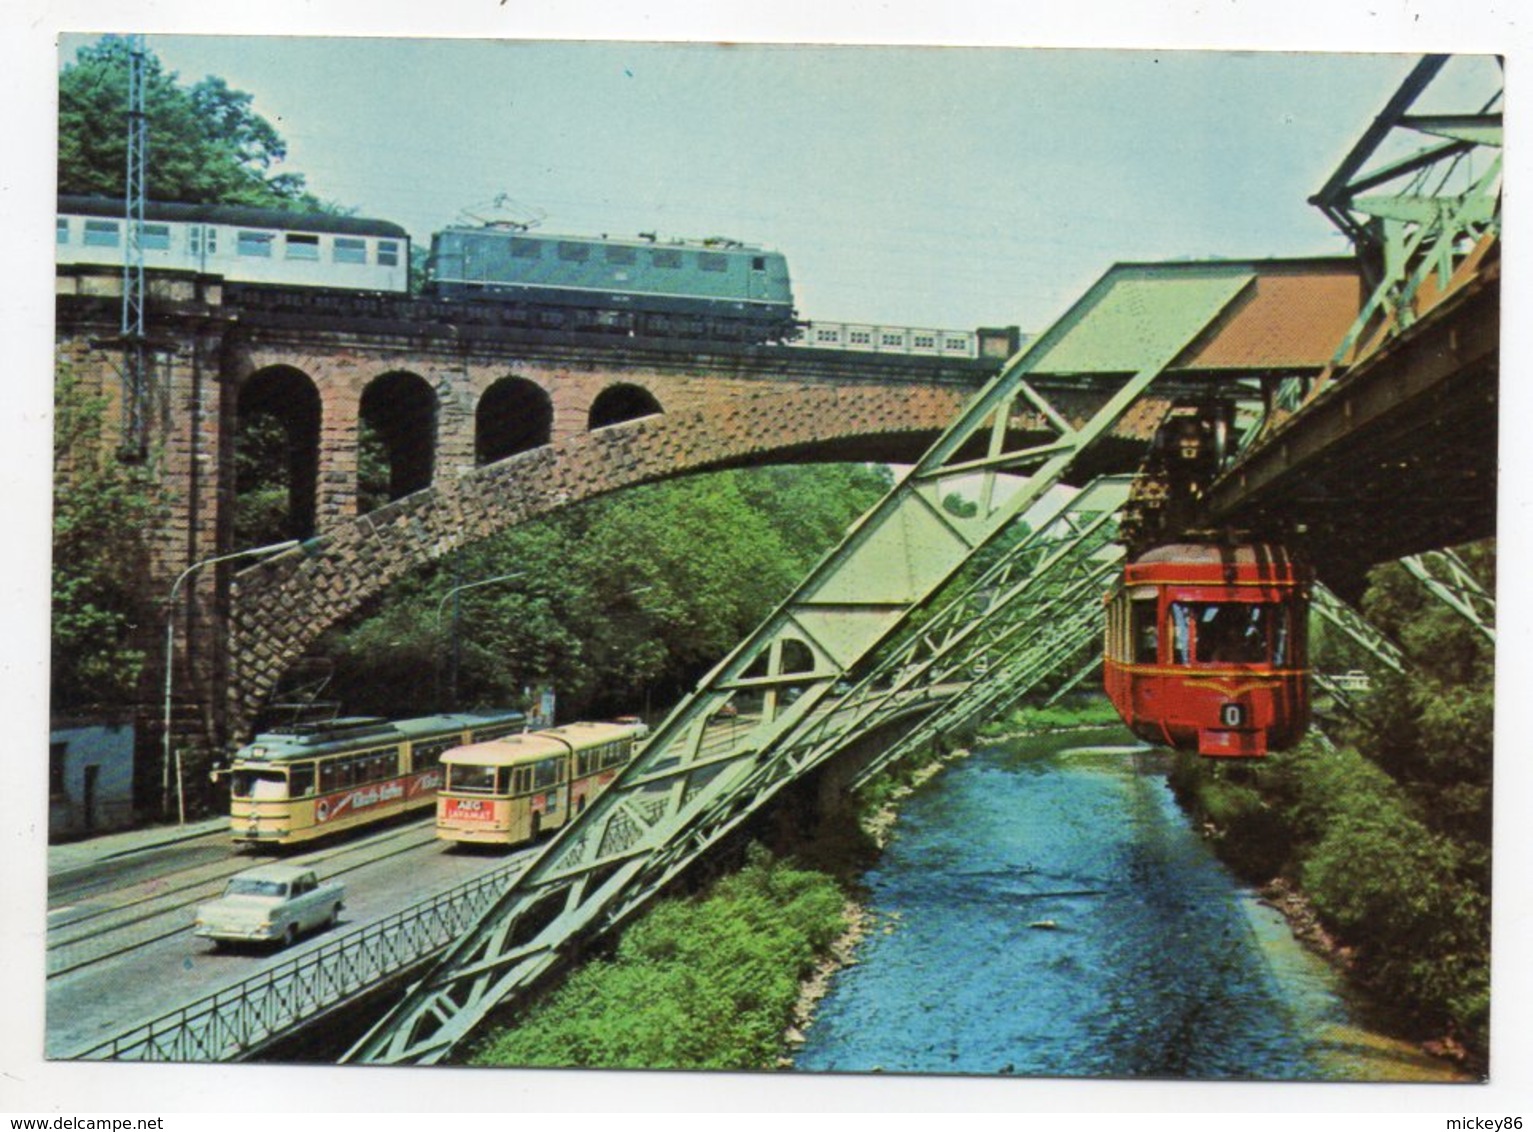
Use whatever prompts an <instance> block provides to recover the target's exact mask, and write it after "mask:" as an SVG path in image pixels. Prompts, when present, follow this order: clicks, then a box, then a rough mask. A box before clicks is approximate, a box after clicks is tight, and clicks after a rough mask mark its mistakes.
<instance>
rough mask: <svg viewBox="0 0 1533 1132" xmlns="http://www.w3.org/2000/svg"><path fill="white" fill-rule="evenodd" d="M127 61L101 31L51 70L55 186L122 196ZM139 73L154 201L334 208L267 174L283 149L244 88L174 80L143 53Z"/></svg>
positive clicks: (119, 43) (300, 184)
mask: <svg viewBox="0 0 1533 1132" xmlns="http://www.w3.org/2000/svg"><path fill="white" fill-rule="evenodd" d="M129 57H130V50H129V45H128V41H127V40H125V39H122V38H120V37H117V36H105V37H103V38H102V39H101V40H99V41H98V42H96V43H94V44H92V45H90V46H88V47H82V48H80V50H79V51H78V52H77V53H76V55H75V61H74V62H73V63H70V64H69V65H68V66H66V67H64V69H63V70H62V71H61V72H60V73H59V117H58V124H59V148H58V153H59V160H58V188H59V192H61V193H86V194H105V195H108V196H118V197H120V196H122V195H123V192H124V176H125V168H126V165H127V112H128V63H129ZM144 76H145V82H144V104H145V111H146V114H147V116H148V126H149V138H150V146H151V157H150V172H149V194H150V196H152V197H153V198H154V199H156V200H175V201H188V202H192V203H206V202H220V203H225V204H249V205H259V206H263V207H267V208H301V209H305V210H318V209H329V210H331V211H336V209H335V207H334V206H333V205H324V204H322V203H321V202H320V201H319V200H317V199H316V198H315V197H313V196H311V195H310V194H309V193H307V192H306V191H305V190H304V179H303V177H302V175H300V174H297V173H274V172H273V171H272V170H273V169H274V168H275V167H276V166H278V165H280V164H281V163H282V161H283V159H284V158H285V157H286V156H287V146H286V143H285V142H284V141H283V140H282V137H281V135H279V134H278V133H277V131H276V129H275V128H274V127H273V126H272V125H271V123H270V122H268V121H266V119H265V118H262V117H261V116H260V115H259V114H256V113H255V111H254V110H253V109H252V102H253V99H252V97H251V96H250V95H249V94H246V93H245V92H243V91H238V90H234V89H232V88H231V87H230V86H229V85H228V84H227V83H226V82H225V81H224V80H223V79H221V78H217V77H216V76H212V75H209V76H208V77H206V78H204V79H202V80H201V81H199V82H196V83H194V84H192V85H190V86H182V85H180V84H179V83H178V81H177V78H178V76H177V75H176V74H175V73H174V72H167V71H166V70H165V69H164V67H163V66H162V64H161V63H160V61H159V59H158V58H157V57H156V56H155V55H154V54H153V53H152V52H146V54H145V59H144Z"/></svg>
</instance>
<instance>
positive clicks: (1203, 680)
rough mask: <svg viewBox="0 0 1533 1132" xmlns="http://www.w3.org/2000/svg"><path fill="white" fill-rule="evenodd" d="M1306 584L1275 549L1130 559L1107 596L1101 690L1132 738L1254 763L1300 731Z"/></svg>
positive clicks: (1304, 707) (1200, 548) (1304, 719)
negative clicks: (1115, 585) (1118, 582)
mask: <svg viewBox="0 0 1533 1132" xmlns="http://www.w3.org/2000/svg"><path fill="white" fill-rule="evenodd" d="M1309 587H1310V576H1309V572H1308V570H1307V569H1306V568H1305V567H1303V566H1302V565H1300V564H1299V563H1298V562H1296V561H1295V560H1294V559H1293V558H1292V557H1290V556H1289V555H1288V553H1287V552H1286V551H1285V550H1284V549H1283V548H1281V547H1278V546H1270V545H1263V544H1248V545H1236V546H1216V545H1201V544H1191V543H1179V544H1172V545H1167V546H1162V547H1157V548H1156V549H1154V550H1150V551H1148V552H1146V553H1144V554H1142V555H1141V556H1140V557H1139V558H1137V559H1136V560H1135V561H1134V562H1132V563H1131V564H1129V565H1128V566H1127V567H1125V569H1124V573H1123V578H1122V582H1121V584H1120V585H1119V586H1118V588H1117V589H1116V590H1115V591H1114V592H1113V593H1111V594H1109V595H1108V596H1107V599H1106V601H1107V633H1106V647H1105V656H1104V666H1103V667H1104V680H1105V683H1106V688H1107V694H1108V697H1109V698H1110V699H1111V700H1112V703H1113V706H1114V707H1115V708H1117V710H1118V714H1119V715H1121V716H1122V717H1123V720H1124V722H1125V723H1127V724H1128V725H1129V727H1131V728H1132V729H1133V731H1134V733H1135V734H1137V735H1138V736H1139V737H1140V738H1142V739H1144V740H1146V741H1148V742H1152V743H1162V744H1165V745H1166V746H1170V747H1175V748H1177V749H1179V750H1187V751H1196V752H1198V753H1199V754H1201V755H1208V756H1215V757H1254V756H1261V755H1265V754H1266V753H1267V752H1268V751H1274V750H1283V749H1285V748H1287V747H1290V746H1292V745H1293V744H1294V743H1296V742H1297V741H1298V740H1299V739H1300V738H1301V737H1302V736H1303V734H1304V732H1305V729H1306V728H1307V727H1308V726H1309V716H1310V707H1309V670H1308V667H1307V664H1308V660H1307V656H1306V652H1307V648H1306V636H1307V632H1306V620H1307V617H1306V615H1307V612H1308V608H1309Z"/></svg>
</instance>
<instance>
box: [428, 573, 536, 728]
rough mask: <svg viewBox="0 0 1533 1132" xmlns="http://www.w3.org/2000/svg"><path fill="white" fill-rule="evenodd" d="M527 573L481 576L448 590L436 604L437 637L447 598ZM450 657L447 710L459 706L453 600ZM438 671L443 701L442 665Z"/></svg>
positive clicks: (439, 697)
mask: <svg viewBox="0 0 1533 1132" xmlns="http://www.w3.org/2000/svg"><path fill="white" fill-rule="evenodd" d="M526 574H527V571H525V570H517V571H516V572H515V573H511V574H496V575H495V576H494V577H493V578H480V579H479V580H478V581H477V582H464V583H463V584H462V585H461V586H454V587H453V588H452V589H450V590H448V591H447V592H446V593H445V594H443V595H442V600H441V601H439V602H437V606H436V635H437V639H438V640H440V639H441V637H442V610H444V609H446V608H447V599H448V598H455V597H457V596H458V595H459V594H460V593H462V592H463V591H464V590H472V589H477V588H478V587H480V586H488V585H491V584H492V583H494V582H509V581H510V580H511V579H512V578H521V577H525V576H526ZM449 659H450V660H451V662H452V663H451V665H450V667H449V669H448V671H449V673H450V674H451V677H452V679H451V681H450V682H449V684H448V693H449V701H448V703H447V707H446V710H448V711H452V710H454V709H455V708H457V706H458V604H457V602H453V607H452V651H451V656H450V658H449ZM437 672H438V677H437V702H438V703H441V700H442V693H441V684H442V681H441V676H440V673H441V667H440V665H439V666H438V668H437Z"/></svg>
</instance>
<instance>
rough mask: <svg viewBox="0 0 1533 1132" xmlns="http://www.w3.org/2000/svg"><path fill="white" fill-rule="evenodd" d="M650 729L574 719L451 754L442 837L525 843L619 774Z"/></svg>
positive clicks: (440, 808)
mask: <svg viewBox="0 0 1533 1132" xmlns="http://www.w3.org/2000/svg"><path fill="white" fill-rule="evenodd" d="M647 731H648V729H647V728H646V727H645V726H644V725H643V724H642V723H638V722H618V723H569V724H565V725H564V726H563V727H552V728H549V729H547V730H545V731H528V732H526V733H524V734H521V735H508V736H506V737H504V738H501V739H495V740H493V741H491V742H487V743H474V744H470V745H468V746H464V747H458V748H457V749H455V750H451V751H448V752H446V753H445V754H444V755H443V756H442V765H443V766H444V767H445V768H446V771H447V784H446V785H445V786H444V787H443V788H442V791H441V793H439V794H438V795H437V810H436V832H437V836H438V837H439V838H442V839H443V840H445V841H457V842H464V843H472V844H479V845H520V844H522V843H523V842H526V841H531V840H533V839H534V838H535V837H537V836H538V835H539V834H540V833H542V832H544V831H545V830H550V829H558V828H559V827H560V826H562V825H564V823H565V822H567V821H569V820H570V818H571V817H573V816H575V815H577V814H579V813H580V812H581V811H582V810H584V809H585V808H586V806H587V805H588V804H589V803H590V801H591V800H592V799H593V798H595V797H596V795H597V794H599V793H600V792H601V791H602V790H603V789H604V788H605V787H606V786H607V784H608V783H610V782H611V781H612V780H613V779H614V778H615V777H617V773H618V771H619V770H620V769H621V768H622V767H623V766H624V765H626V764H627V763H628V761H629V760H630V759H632V758H633V755H634V750H635V748H636V747H637V745H638V741H639V740H640V739H642V738H643V737H644V735H645V734H646V733H647Z"/></svg>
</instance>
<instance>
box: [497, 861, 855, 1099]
mask: <svg viewBox="0 0 1533 1132" xmlns="http://www.w3.org/2000/svg"><path fill="white" fill-rule="evenodd" d="M843 904H844V898H843V896H842V893H841V890H840V888H839V887H838V886H837V885H836V883H835V882H834V881H833V880H831V879H830V878H829V877H826V876H822V875H820V874H818V873H812V872H808V871H805V870H803V869H799V868H796V867H794V866H793V865H790V864H788V863H786V862H782V861H775V860H773V859H771V858H770V857H769V856H768V855H767V854H765V853H764V852H762V851H759V850H753V852H752V854H751V860H750V861H749V863H748V864H747V865H746V867H745V868H744V869H742V870H741V871H740V872H738V873H736V874H734V875H732V876H729V877H725V878H724V879H722V880H721V881H719V882H718V883H717V884H716V885H715V886H714V887H713V889H712V891H711V892H710V893H709V894H706V895H704V896H702V897H700V898H697V899H692V900H666V901H663V902H661V903H660V904H658V905H656V906H655V907H654V908H653V909H652V910H651V911H650V912H649V913H647V914H646V915H645V916H644V917H643V918H642V919H640V920H638V921H637V922H635V923H634V924H633V925H631V926H630V927H629V928H628V929H627V931H625V932H624V934H623V938H622V940H621V941H620V942H619V944H618V946H617V949H616V951H615V953H614V955H613V957H612V958H611V959H610V960H606V961H599V962H593V963H589V964H587V965H586V966H584V967H582V968H581V969H580V970H578V971H577V972H575V973H574V974H573V975H572V976H571V977H570V978H569V980H568V981H567V982H566V983H565V984H564V985H563V986H562V987H560V988H559V989H558V990H557V991H555V992H554V993H553V994H552V995H550V996H549V997H548V998H547V999H546V1000H544V1001H543V1002H542V1003H540V1004H538V1005H537V1006H536V1007H534V1008H533V1009H532V1010H531V1011H530V1012H529V1013H528V1015H527V1016H526V1017H525V1018H524V1019H523V1020H521V1022H520V1023H519V1024H518V1025H517V1026H516V1028H514V1029H510V1030H506V1031H503V1032H502V1033H500V1034H498V1035H495V1036H493V1037H492V1038H491V1039H490V1040H489V1041H487V1042H486V1044H485V1045H484V1046H483V1047H482V1048H480V1049H479V1050H478V1051H477V1052H476V1053H475V1054H474V1055H472V1057H471V1058H470V1064H473V1065H496V1066H568V1067H572V1068H585V1069H639V1068H644V1069H765V1068H770V1067H772V1066H773V1065H774V1064H775V1062H776V1059H777V1056H778V1054H779V1052H780V1047H781V1043H782V1035H783V1032H784V1030H785V1029H786V1028H787V1026H788V1024H789V1022H790V1021H791V1019H792V1013H793V1008H794V1005H795V1004H796V1002H797V1001H798V988H799V982H800V980H801V979H802V978H803V977H804V976H805V975H807V974H808V973H809V971H810V969H811V968H812V967H813V965H814V962H815V960H816V957H817V955H819V954H820V953H822V952H823V951H824V950H825V949H826V948H827V947H828V946H829V944H830V942H831V941H832V940H833V939H835V938H836V936H837V935H839V934H840V933H841V931H843V930H844V928H845V924H844V921H843V917H842V908H843Z"/></svg>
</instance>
